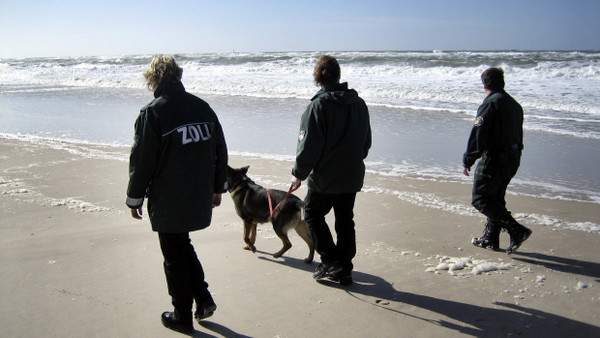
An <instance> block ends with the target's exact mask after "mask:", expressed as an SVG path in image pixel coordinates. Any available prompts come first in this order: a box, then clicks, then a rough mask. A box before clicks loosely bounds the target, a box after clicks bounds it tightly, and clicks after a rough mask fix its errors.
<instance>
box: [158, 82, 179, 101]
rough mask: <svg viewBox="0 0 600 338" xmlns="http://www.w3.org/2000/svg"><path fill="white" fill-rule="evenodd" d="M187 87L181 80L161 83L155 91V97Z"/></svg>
mask: <svg viewBox="0 0 600 338" xmlns="http://www.w3.org/2000/svg"><path fill="white" fill-rule="evenodd" d="M184 91H185V87H183V83H181V81H168V82H163V83H161V84H160V85H159V86H158V88H156V90H155V91H154V98H157V97H159V96H162V95H164V94H169V93H175V92H184Z"/></svg>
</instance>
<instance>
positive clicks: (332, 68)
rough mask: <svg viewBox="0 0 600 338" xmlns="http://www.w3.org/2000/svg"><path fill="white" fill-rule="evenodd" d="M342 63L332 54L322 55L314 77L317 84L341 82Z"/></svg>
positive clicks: (326, 84)
mask: <svg viewBox="0 0 600 338" xmlns="http://www.w3.org/2000/svg"><path fill="white" fill-rule="evenodd" d="M340 74H341V71H340V65H339V64H338V62H337V60H336V59H335V58H334V57H333V56H330V55H321V56H319V58H318V59H317V64H316V65H315V71H314V72H313V77H314V79H315V84H316V85H317V86H323V87H325V86H328V85H332V84H337V83H339V82H340Z"/></svg>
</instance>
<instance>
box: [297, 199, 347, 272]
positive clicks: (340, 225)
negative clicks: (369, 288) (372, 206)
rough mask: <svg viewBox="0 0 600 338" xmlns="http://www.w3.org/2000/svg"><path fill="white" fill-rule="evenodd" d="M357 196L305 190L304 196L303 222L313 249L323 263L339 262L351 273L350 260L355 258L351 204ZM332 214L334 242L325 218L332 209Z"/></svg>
mask: <svg viewBox="0 0 600 338" xmlns="http://www.w3.org/2000/svg"><path fill="white" fill-rule="evenodd" d="M355 200H356V193H350V194H321V193H317V192H314V191H311V190H310V189H309V190H308V193H307V195H306V200H305V203H306V206H305V209H304V210H305V220H306V223H307V224H308V229H309V231H310V234H311V236H312V238H313V242H314V244H315V249H316V250H317V252H318V253H319V255H321V262H322V263H325V264H333V263H339V264H341V265H342V267H343V268H344V269H345V270H350V271H351V270H352V268H353V267H354V266H353V265H352V259H353V258H354V256H356V235H355V231H354V202H355ZM332 208H333V212H334V214H335V232H336V234H337V243H335V242H334V241H333V236H332V234H331V230H330V229H329V225H328V224H327V222H325V215H327V214H328V213H329V212H330V211H331V209H332Z"/></svg>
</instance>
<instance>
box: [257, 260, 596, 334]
mask: <svg viewBox="0 0 600 338" xmlns="http://www.w3.org/2000/svg"><path fill="white" fill-rule="evenodd" d="M265 254H267V253H265ZM259 258H260V259H264V260H269V261H272V262H275V263H278V264H284V265H287V266H290V267H294V268H298V269H301V270H305V271H309V272H312V271H313V270H314V265H315V264H314V263H313V264H305V263H304V262H303V261H302V260H299V259H295V258H290V257H283V260H281V259H279V260H275V259H272V258H271V257H259ZM352 277H353V279H354V283H353V284H352V285H351V286H341V285H339V284H337V283H334V282H331V281H329V280H321V281H319V283H320V284H322V285H325V286H328V287H331V288H337V289H340V290H344V291H345V292H347V293H348V295H349V296H351V297H353V298H356V299H357V300H359V301H362V302H365V303H369V304H371V305H372V306H375V307H378V308H381V309H384V310H387V311H391V312H394V313H397V314H398V315H401V316H407V317H411V318H414V319H419V320H422V321H423V322H425V323H427V324H431V325H436V326H442V327H445V328H448V329H451V330H455V331H457V332H460V333H461V334H467V335H473V336H478V337H481V336H485V337H495V336H501V337H506V336H507V335H521V336H536V337H556V336H565V337H566V336H570V337H574V336H582V337H600V327H598V326H594V325H591V324H588V323H584V322H580V321H577V320H573V319H570V318H566V317H562V316H559V315H556V314H553V313H548V312H545V311H540V310H537V309H531V308H527V307H523V306H520V305H515V304H510V303H504V302H495V303H493V304H494V307H484V306H479V305H473V304H467V303H461V302H456V301H452V300H445V299H441V298H435V297H430V296H426V295H420V294H415V293H410V292H403V291H399V290H396V289H395V287H394V286H393V285H392V284H390V283H389V282H387V281H386V280H384V279H383V278H380V277H377V276H374V275H370V274H367V273H364V272H360V271H354V272H353V273H352ZM362 296H367V297H370V298H369V299H364V297H362ZM371 298H372V299H373V300H371ZM392 302H396V303H399V304H400V306H399V307H398V306H395V304H393V303H392ZM402 304H405V305H411V306H414V307H418V308H420V309H424V310H427V311H430V312H431V314H428V313H424V314H423V311H410V313H409V311H408V310H407V311H406V312H405V311H401V310H398V308H402ZM415 313H421V314H419V315H418V314H415ZM444 318H447V319H444ZM448 319H451V320H453V322H450V321H449V320H448Z"/></svg>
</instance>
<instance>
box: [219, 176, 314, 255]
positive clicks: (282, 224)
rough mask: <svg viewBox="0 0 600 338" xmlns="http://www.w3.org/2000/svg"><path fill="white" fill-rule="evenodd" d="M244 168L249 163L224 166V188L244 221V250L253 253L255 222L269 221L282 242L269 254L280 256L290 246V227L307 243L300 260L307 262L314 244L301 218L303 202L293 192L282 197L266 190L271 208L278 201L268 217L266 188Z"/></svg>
mask: <svg viewBox="0 0 600 338" xmlns="http://www.w3.org/2000/svg"><path fill="white" fill-rule="evenodd" d="M248 168H249V166H247V167H243V168H239V169H234V168H231V167H229V166H228V167H227V186H228V187H227V190H228V191H229V193H230V194H231V199H233V203H234V204H235V211H236V212H237V214H238V216H240V217H241V218H242V220H243V221H244V242H245V243H246V246H245V247H244V249H246V250H252V252H256V247H255V246H254V243H255V242H256V225H257V224H258V223H261V224H262V223H267V222H271V223H272V224H273V229H274V230H275V233H276V234H277V236H278V237H279V238H280V239H281V241H282V242H283V247H282V248H281V250H279V251H278V252H276V253H275V254H274V255H273V257H274V258H279V257H281V255H283V254H284V253H285V252H286V251H288V250H289V249H290V248H291V247H292V243H290V240H289V239H288V236H287V232H288V231H289V230H290V229H294V230H296V232H297V233H298V235H299V236H300V237H302V239H303V240H304V241H305V242H306V244H308V249H309V254H308V257H306V259H304V263H307V264H308V263H311V262H312V261H313V257H314V254H315V247H314V245H313V241H312V238H311V236H310V232H309V231H308V226H307V225H306V222H305V221H304V220H303V219H302V212H303V211H304V202H303V201H302V200H300V199H299V198H298V197H297V196H295V195H293V194H290V195H289V196H288V197H287V198H285V199H284V197H285V195H286V192H285V191H281V190H275V189H273V190H269V192H270V194H271V201H272V203H273V206H272V207H273V208H275V206H276V205H277V204H279V203H280V202H281V205H280V206H279V208H278V209H277V210H276V211H275V213H274V216H273V217H271V212H270V208H269V198H268V196H267V190H266V189H265V188H263V187H261V186H260V185H258V184H256V183H254V182H253V181H252V180H251V179H250V178H249V177H248V176H247V175H246V174H247V173H248ZM282 200H283V201H282Z"/></svg>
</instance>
